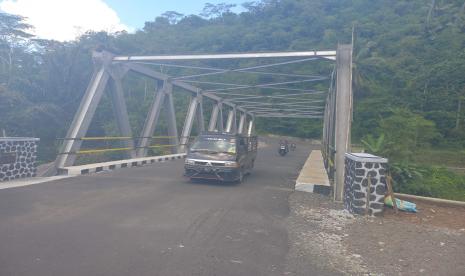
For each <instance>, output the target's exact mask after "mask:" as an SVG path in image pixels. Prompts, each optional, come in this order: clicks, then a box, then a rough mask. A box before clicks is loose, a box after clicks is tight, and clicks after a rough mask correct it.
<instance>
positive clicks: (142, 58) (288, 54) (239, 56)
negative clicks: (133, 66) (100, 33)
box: [113, 51, 336, 61]
mask: <svg viewBox="0 0 465 276" xmlns="http://www.w3.org/2000/svg"><path fill="white" fill-rule="evenodd" d="M334 56H336V51H306V52H277V53H244V54H206V55H166V56H165V55H163V56H117V57H114V58H113V60H114V61H151V60H203V59H244V58H281V57H323V58H328V57H334Z"/></svg>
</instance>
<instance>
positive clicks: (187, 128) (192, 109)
mask: <svg viewBox="0 0 465 276" xmlns="http://www.w3.org/2000/svg"><path fill="white" fill-rule="evenodd" d="M198 105H199V103H198V99H197V97H192V99H191V102H190V104H189V109H188V110H187V115H186V120H185V122H184V127H183V129H182V136H181V144H180V147H179V148H180V152H185V151H186V148H187V144H188V142H189V137H190V136H191V131H192V125H193V124H194V119H195V114H196V112H197V106H198Z"/></svg>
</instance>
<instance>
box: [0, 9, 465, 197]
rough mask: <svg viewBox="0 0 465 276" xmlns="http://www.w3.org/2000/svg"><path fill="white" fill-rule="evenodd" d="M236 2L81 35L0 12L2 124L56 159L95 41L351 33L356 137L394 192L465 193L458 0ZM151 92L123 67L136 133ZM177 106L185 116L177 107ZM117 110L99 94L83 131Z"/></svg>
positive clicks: (165, 48) (332, 38) (179, 42)
mask: <svg viewBox="0 0 465 276" xmlns="http://www.w3.org/2000/svg"><path fill="white" fill-rule="evenodd" d="M232 7H233V6H232V5H229V4H219V5H213V4H207V5H205V8H204V11H203V12H202V13H201V14H200V15H182V14H179V13H177V12H176V11H168V12H166V13H164V14H163V15H162V16H159V17H156V18H155V19H154V20H153V21H149V22H146V23H145V26H144V27H143V28H142V29H140V30H137V31H136V32H134V33H125V32H123V33H117V34H108V33H103V32H101V33H87V34H85V35H83V36H81V37H80V38H78V39H77V40H75V41H71V42H57V41H49V40H40V39H36V38H34V37H33V36H32V35H30V32H31V28H32V26H29V25H27V24H25V23H24V22H25V21H24V18H21V17H19V16H15V15H10V14H5V13H0V130H5V132H6V134H7V135H8V136H34V137H39V138H41V146H40V159H41V160H42V161H43V162H46V161H50V160H52V159H53V158H54V157H55V156H56V152H57V141H56V138H59V137H63V136H64V134H65V132H66V130H67V127H68V126H69V124H70V122H71V120H72V117H73V115H74V111H75V110H76V109H77V106H78V105H79V101H80V98H81V97H82V95H83V93H84V91H85V89H86V86H87V83H88V81H89V79H90V76H91V73H92V60H91V51H92V50H93V49H96V48H104V49H107V50H109V51H112V52H114V53H116V54H186V53H215V52H246V51H301V50H314V49H321V50H324V49H335V47H336V46H337V44H338V43H350V42H351V40H352V35H353V37H354V43H355V44H354V45H355V50H354V57H353V59H354V76H353V81H354V83H353V85H354V97H355V99H354V103H355V108H354V124H353V133H352V140H353V141H354V143H355V144H358V145H359V146H362V147H363V148H365V150H366V151H369V152H373V153H375V154H379V155H383V156H386V157H388V158H389V159H390V160H391V162H392V164H393V172H394V176H395V179H396V185H397V187H396V189H397V190H398V191H402V192H408V193H415V194H421V195H427V196H439V197H445V198H452V199H461V200H465V178H464V176H463V173H460V172H463V171H460V169H456V172H458V173H453V172H451V170H455V169H454V168H463V167H465V157H464V156H465V125H464V124H465V121H464V117H465V116H464V113H465V111H464V109H465V75H464V72H465V3H464V1H463V0H449V1H444V0H415V1H409V0H398V1H387V0H262V1H254V2H247V3H244V4H243V8H244V10H245V11H244V12H241V13H240V14H236V13H232V12H231V8H232ZM212 65H216V66H219V67H221V66H223V67H226V66H225V64H222V63H221V62H216V63H212ZM233 65H238V64H233ZM240 65H244V63H241V64H240ZM228 66H232V65H231V64H228ZM305 69H306V68H305V67H302V68H297V70H305ZM326 69H327V68H325V67H324V66H321V67H318V68H317V69H315V70H317V71H318V70H321V71H324V70H326ZM171 70H173V69H171ZM236 81H237V80H236ZM239 81H240V80H239ZM320 88H324V87H320ZM153 91H154V84H153V83H152V82H150V81H147V80H143V79H142V80H141V79H136V78H134V76H128V79H127V81H126V83H125V93H126V95H125V96H126V98H127V100H128V108H129V109H130V110H133V111H132V112H131V114H130V117H131V118H130V119H131V121H132V123H133V126H134V127H135V129H134V133H138V130H139V129H140V128H141V127H142V124H143V119H144V117H145V114H146V110H147V109H148V106H149V104H150V99H151V97H153ZM177 101H180V102H179V104H177V105H176V106H185V105H186V104H185V103H187V99H183V98H179V99H178V100H177ZM177 115H178V116H179V118H180V120H179V121H180V122H182V119H181V118H182V117H183V113H182V110H181V109H179V110H178V114H177ZM112 117H113V114H112V110H111V104H110V103H109V101H108V100H107V99H104V101H103V103H102V104H101V107H100V108H99V111H98V113H97V114H96V118H95V120H94V122H93V123H92V125H91V129H90V134H89V136H105V135H110V136H111V135H114V134H116V126H115V124H114V122H113V120H112V119H111V118H112ZM258 130H259V131H260V132H262V133H268V132H270V133H271V132H272V133H276V134H286V135H294V136H298V137H304V138H316V139H319V138H320V137H321V122H320V121H318V120H303V119H299V120H284V119H283V120H278V121H277V120H274V121H273V124H271V123H270V122H269V121H268V120H266V119H262V120H261V121H259V122H258Z"/></svg>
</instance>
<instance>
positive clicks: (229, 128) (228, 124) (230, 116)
mask: <svg viewBox="0 0 465 276" xmlns="http://www.w3.org/2000/svg"><path fill="white" fill-rule="evenodd" d="M234 113H235V112H234V109H231V110H229V112H228V120H227V121H226V132H232V131H233V123H234V116H235V114H234Z"/></svg>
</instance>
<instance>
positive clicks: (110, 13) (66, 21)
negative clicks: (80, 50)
mask: <svg viewBox="0 0 465 276" xmlns="http://www.w3.org/2000/svg"><path fill="white" fill-rule="evenodd" d="M206 2H209V3H223V2H227V3H235V4H238V5H240V3H242V2H246V0H0V10H2V11H4V12H7V13H13V14H19V15H22V16H25V17H27V18H28V23H29V24H31V25H33V26H34V28H35V29H34V31H33V32H34V34H35V35H36V36H37V37H40V38H46V39H56V40H60V41H66V40H72V39H74V38H76V36H78V35H80V34H82V33H84V32H85V31H87V30H94V31H100V30H104V31H108V32H115V31H120V30H126V31H134V30H135V29H139V28H142V27H143V26H144V22H145V21H149V20H153V19H154V18H155V17H157V16H159V15H160V14H162V13H163V12H165V11H177V12H180V13H183V14H199V13H200V12H201V11H202V8H203V7H204V5H205V3H206Z"/></svg>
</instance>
